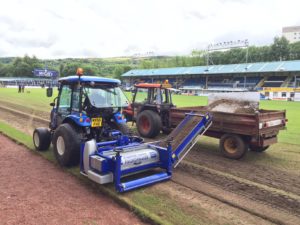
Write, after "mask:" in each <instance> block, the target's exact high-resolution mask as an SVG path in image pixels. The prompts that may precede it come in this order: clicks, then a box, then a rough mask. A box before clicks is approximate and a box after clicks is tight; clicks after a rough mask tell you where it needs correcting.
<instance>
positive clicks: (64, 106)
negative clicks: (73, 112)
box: [58, 85, 72, 114]
mask: <svg viewBox="0 0 300 225" xmlns="http://www.w3.org/2000/svg"><path fill="white" fill-rule="evenodd" d="M71 94H72V89H71V88H70V86H69V85H64V86H63V87H62V89H61V93H60V98H59V107H58V112H59V113H62V114H65V113H68V112H69V111H70V107H71Z"/></svg>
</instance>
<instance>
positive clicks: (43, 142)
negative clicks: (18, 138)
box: [32, 127, 51, 151]
mask: <svg viewBox="0 0 300 225" xmlns="http://www.w3.org/2000/svg"><path fill="white" fill-rule="evenodd" d="M32 139H33V144H34V147H35V149H36V150H38V151H46V150H48V149H49V146H50V144H51V133H50V131H49V130H48V129H47V128H45V127H39V128H36V129H34V131H33V135H32Z"/></svg>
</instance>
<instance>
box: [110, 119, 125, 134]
mask: <svg viewBox="0 0 300 225" xmlns="http://www.w3.org/2000/svg"><path fill="white" fill-rule="evenodd" d="M110 127H111V128H112V129H116V130H118V131H120V132H121V133H122V134H124V135H128V134H129V133H130V129H129V127H128V126H127V124H126V123H117V122H112V123H110Z"/></svg>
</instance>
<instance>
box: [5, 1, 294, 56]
mask: <svg viewBox="0 0 300 225" xmlns="http://www.w3.org/2000/svg"><path fill="white" fill-rule="evenodd" d="M0 3H1V7H0V57H10V56H24V55H25V54H28V55H29V56H32V55H35V56H37V57H38V58H43V59H53V58H96V57H98V58H99V57H118V56H132V55H134V54H142V55H143V54H146V53H147V52H154V54H155V55H186V54H189V53H190V52H191V51H192V50H194V49H197V50H201V49H205V48H206V47H207V46H208V45H209V44H211V43H217V42H224V41H235V40H242V39H248V40H249V43H250V45H265V44H270V43H272V41H273V38H274V37H275V36H281V30H282V27H283V26H294V25H300V14H299V8H300V1H299V0H209V1H208V0H49V1H43V0H26V1H25V0H9V1H8V0H6V1H4V0H0Z"/></svg>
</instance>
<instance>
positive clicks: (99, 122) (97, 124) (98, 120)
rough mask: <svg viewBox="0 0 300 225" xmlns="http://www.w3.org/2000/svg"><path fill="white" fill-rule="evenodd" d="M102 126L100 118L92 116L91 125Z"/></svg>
mask: <svg viewBox="0 0 300 225" xmlns="http://www.w3.org/2000/svg"><path fill="white" fill-rule="evenodd" d="M101 126H102V118H101V117H98V118H92V127H101Z"/></svg>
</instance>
